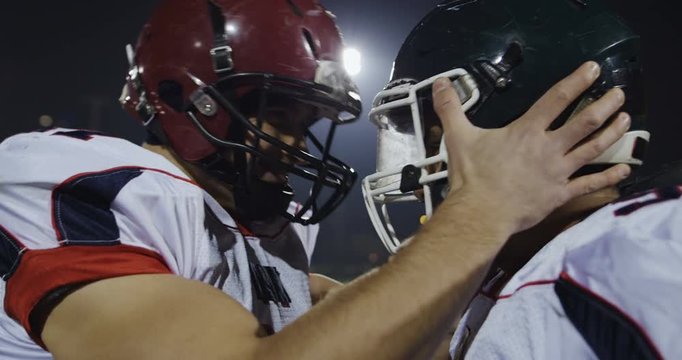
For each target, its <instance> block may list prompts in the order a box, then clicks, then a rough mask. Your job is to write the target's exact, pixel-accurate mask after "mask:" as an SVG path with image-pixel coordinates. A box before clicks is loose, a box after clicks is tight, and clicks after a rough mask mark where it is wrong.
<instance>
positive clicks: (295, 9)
mask: <svg viewBox="0 0 682 360" xmlns="http://www.w3.org/2000/svg"><path fill="white" fill-rule="evenodd" d="M287 4H289V7H291V11H293V12H294V14H296V16H298V17H303V11H301V8H300V7H298V5H296V3H295V2H294V0H287Z"/></svg>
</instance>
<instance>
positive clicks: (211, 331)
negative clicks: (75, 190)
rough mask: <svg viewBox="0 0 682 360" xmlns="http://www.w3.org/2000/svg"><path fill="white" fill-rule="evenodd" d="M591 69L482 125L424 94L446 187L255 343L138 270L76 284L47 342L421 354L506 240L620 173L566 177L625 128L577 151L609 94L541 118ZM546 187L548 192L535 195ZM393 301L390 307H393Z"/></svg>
mask: <svg viewBox="0 0 682 360" xmlns="http://www.w3.org/2000/svg"><path fill="white" fill-rule="evenodd" d="M596 75H597V72H596V71H593V70H591V65H589V64H587V65H584V66H583V67H581V68H580V69H579V70H578V71H576V72H575V73H574V74H572V75H571V76H569V77H568V78H567V79H565V80H564V81H562V82H561V83H560V84H558V85H557V86H555V88H553V89H552V90H550V91H549V92H548V93H547V94H546V95H545V96H544V97H543V98H542V99H541V100H540V101H538V102H537V103H536V104H535V105H534V107H533V108H532V109H531V110H529V112H528V113H527V114H525V115H524V116H523V117H522V118H520V119H519V120H517V121H516V122H514V123H513V124H511V125H510V126H508V127H506V128H503V129H495V130H483V129H478V128H475V127H474V126H472V125H471V124H470V123H469V122H468V120H467V119H466V117H465V116H464V114H463V112H462V110H461V107H460V105H459V99H458V98H457V95H456V93H455V91H454V90H453V89H452V87H451V86H450V85H449V83H448V82H446V83H445V84H443V86H442V87H441V88H440V89H437V87H434V88H436V89H435V90H434V103H435V106H436V111H437V113H438V114H439V116H440V117H441V119H442V121H443V124H444V131H445V135H444V136H445V138H446V142H447V144H448V151H449V162H450V164H451V166H450V168H454V167H456V168H458V169H459V172H458V173H452V174H450V182H451V184H454V185H455V186H453V191H452V192H451V194H450V195H449V196H448V198H447V199H446V200H445V201H444V202H443V203H442V204H441V206H440V207H439V208H438V211H437V212H436V213H435V214H434V216H433V218H432V219H431V220H430V221H429V222H428V223H427V224H426V225H425V226H424V227H423V228H422V229H421V230H420V231H419V232H418V233H417V234H416V235H415V237H414V239H413V240H412V241H411V242H410V244H409V245H407V246H405V247H404V248H403V249H402V250H401V251H400V252H399V253H398V254H397V255H395V256H394V257H393V258H392V259H391V260H390V261H389V262H388V263H387V264H386V265H384V266H383V267H382V268H381V269H379V270H377V271H373V272H371V273H369V274H367V275H365V276H363V277H361V278H359V279H357V280H355V281H353V282H351V283H350V284H348V285H346V286H345V287H344V288H343V289H340V290H338V291H334V292H332V293H331V294H330V295H329V296H328V297H327V298H326V299H325V301H322V302H320V303H319V304H318V305H317V306H315V307H313V309H311V311H309V312H308V313H307V314H305V315H304V316H302V317H301V318H300V319H299V320H297V321H295V322H294V323H292V324H291V325H289V326H288V327H286V328H284V329H283V330H282V331H281V332H279V333H277V334H275V335H273V336H269V337H263V336H261V333H260V332H259V331H260V330H259V327H258V324H257V322H256V320H255V319H254V318H253V316H251V314H249V313H248V312H247V311H246V310H244V309H243V308H242V307H241V306H240V305H238V304H237V303H236V302H235V301H233V300H231V299H230V298H229V297H228V296H225V295H224V294H222V293H221V292H219V291H218V290H216V289H213V288H211V287H209V286H207V285H204V284H201V283H199V282H196V281H191V280H186V279H182V278H179V277H175V276H168V275H140V276H130V277H125V278H117V279H109V280H103V281H99V282H96V283H93V284H90V285H88V286H85V287H83V288H81V289H79V290H77V291H76V292H74V293H72V294H71V295H69V296H67V297H66V298H65V299H64V301H63V302H62V303H61V304H60V305H58V306H57V307H56V308H55V309H54V310H53V312H52V314H51V315H50V317H49V318H48V321H47V322H46V324H45V328H44V331H43V340H44V341H45V343H46V345H47V346H48V348H49V349H50V350H51V351H52V352H53V353H54V354H55V357H56V358H57V359H60V358H65V359H66V358H68V359H81V358H82V359H90V358H107V359H118V358H120V359H134V358H144V359H157V358H158V359H168V358H171V359H173V358H177V359H184V358H202V359H231V358H235V359H261V358H273V357H274V358H277V359H321V358H324V359H404V358H414V357H422V356H429V355H430V354H431V353H432V352H433V351H434V350H435V347H436V346H437V345H438V341H433V339H440V338H442V335H443V334H444V333H445V332H446V331H447V329H448V327H449V326H450V324H452V322H453V321H454V319H455V318H456V316H458V315H459V314H460V313H461V312H462V310H463V309H464V308H465V306H466V303H467V301H468V300H469V299H470V297H471V295H472V294H473V292H474V291H475V289H476V288H477V286H478V284H479V283H480V281H481V278H482V276H483V275H484V274H485V272H486V270H487V268H488V266H489V264H490V262H491V261H492V259H493V258H494V256H495V255H496V254H497V252H498V251H499V249H500V248H501V247H502V245H503V244H504V242H505V241H506V239H507V238H508V237H509V236H510V235H511V234H513V233H515V232H518V231H520V230H523V229H526V228H528V227H530V226H532V225H534V224H536V223H537V222H538V221H540V220H541V219H542V218H543V217H544V216H546V215H547V214H548V213H549V212H550V211H552V210H553V209H554V208H556V207H557V206H559V205H561V204H562V203H564V202H566V201H567V200H568V199H570V198H572V197H575V196H578V195H581V194H584V193H587V192H590V191H594V190H597V189H599V188H602V187H605V186H609V185H612V184H615V183H617V182H618V181H619V180H621V179H622V178H623V177H624V176H625V175H627V173H628V171H629V168H628V167H627V166H616V167H614V168H611V169H609V170H606V171H605V172H603V173H599V174H593V175H589V176H585V177H580V178H577V179H574V180H569V176H570V175H571V174H572V173H573V172H574V171H575V170H576V169H578V168H579V167H581V166H582V165H583V164H585V163H586V162H587V161H589V160H590V159H592V158H594V157H596V156H597V155H599V154H600V153H601V152H602V151H603V150H604V149H606V148H607V147H608V146H609V145H610V144H612V143H613V142H615V141H616V140H617V139H618V138H619V137H620V136H621V135H622V134H623V133H624V131H625V129H626V125H627V121H625V120H619V121H614V122H613V124H612V125H610V126H609V127H608V128H607V130H606V131H603V132H601V133H600V135H599V136H596V137H594V138H592V139H590V140H589V141H587V142H585V143H584V144H581V145H580V146H575V145H576V144H577V143H578V142H579V141H580V140H582V139H583V138H585V137H586V136H588V135H589V134H590V133H592V132H593V130H594V129H596V128H597V127H599V126H600V125H601V124H602V123H604V121H606V119H607V118H608V117H609V116H610V115H611V114H612V113H613V112H615V111H616V110H617V109H618V108H619V107H620V105H621V104H622V92H620V91H619V90H617V91H613V92H611V93H609V94H607V95H606V96H604V97H603V98H602V99H600V100H599V101H597V102H596V103H595V104H593V106H591V107H589V108H588V109H586V110H584V111H583V112H582V113H581V114H580V115H578V116H577V117H576V118H575V119H574V120H572V121H571V122H570V123H569V124H567V125H565V126H564V127H562V128H560V129H558V130H556V131H547V130H546V129H547V128H548V126H549V124H550V123H551V121H552V120H553V119H554V118H555V117H556V116H557V115H558V114H559V113H560V111H561V110H562V109H563V108H565V107H566V106H567V105H568V104H569V103H570V102H571V101H572V100H573V99H574V98H575V97H576V96H578V94H580V93H581V92H582V91H584V90H585V89H586V88H587V87H588V86H589V84H590V83H591V82H592V81H594V79H595V78H596ZM537 189H544V191H537ZM389 305H390V306H389Z"/></svg>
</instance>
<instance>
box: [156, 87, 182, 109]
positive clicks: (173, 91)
mask: <svg viewBox="0 0 682 360" xmlns="http://www.w3.org/2000/svg"><path fill="white" fill-rule="evenodd" d="M159 98H160V99H161V101H163V102H164V103H165V104H166V105H168V106H170V107H171V108H172V109H173V110H175V111H177V112H182V111H183V109H184V107H185V104H184V100H183V96H182V85H181V84H180V83H179V82H177V81H173V80H162V81H161V82H159Z"/></svg>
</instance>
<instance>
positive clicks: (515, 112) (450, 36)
mask: <svg viewBox="0 0 682 360" xmlns="http://www.w3.org/2000/svg"><path fill="white" fill-rule="evenodd" d="M639 48H640V38H639V36H638V35H636V34H635V33H634V32H633V31H632V30H631V29H630V28H629V27H628V26H627V25H626V24H625V23H624V22H623V21H622V20H621V19H620V18H619V17H618V16H616V15H615V14H614V13H612V12H611V11H609V9H608V8H606V6H605V5H604V4H602V3H601V1H598V0H586V1H582V0H457V1H447V2H444V3H443V4H441V5H439V6H438V7H437V8H435V9H434V10H433V11H431V13H429V14H428V15H427V16H426V17H425V18H424V19H423V20H422V21H421V22H420V23H419V24H418V25H417V26H416V27H415V28H414V29H413V30H412V32H411V34H410V35H409V36H408V38H407V39H406V40H405V42H404V44H403V46H402V48H401V49H400V52H399V54H398V56H397V58H396V60H395V65H394V72H393V74H392V80H400V79H415V80H417V81H421V80H424V79H426V78H429V77H431V76H433V75H435V74H438V73H441V72H444V71H446V70H449V69H452V68H464V69H466V70H467V71H469V72H470V73H471V74H472V76H473V77H474V79H475V80H476V82H477V83H478V85H479V87H480V88H481V94H482V99H481V101H479V102H478V103H477V105H476V106H475V107H474V108H472V109H471V110H469V112H468V113H467V115H468V117H469V119H470V120H471V121H472V122H473V123H474V124H475V125H477V126H480V127H484V128H496V127H502V126H505V125H507V124H508V123H510V122H512V121H513V120H514V119H516V118H518V117H519V116H520V115H522V114H523V113H524V112H525V111H526V110H527V109H528V108H529V107H530V106H531V105H532V104H533V103H534V102H535V101H536V100H537V99H538V98H540V96H541V95H542V94H543V93H544V92H545V91H546V90H548V89H549V88H550V87H551V86H552V85H554V84H555V83H556V82H558V81H559V80H560V79H562V78H563V77H565V76H566V75H568V74H569V73H571V72H572V71H573V70H575V69H576V68H577V67H578V66H580V64H581V63H583V62H585V61H588V60H594V61H597V62H598V63H600V65H601V66H602V75H601V77H600V79H599V80H598V81H597V82H596V83H595V85H594V86H593V87H592V89H590V91H588V94H589V95H590V96H594V95H595V94H596V95H597V96H600V95H601V94H602V93H603V92H605V91H607V90H608V89H610V88H612V87H614V86H618V87H621V88H622V89H623V90H624V91H625V93H626V97H627V102H626V104H625V106H624V107H623V110H624V111H627V112H629V113H630V115H631V116H632V119H633V122H632V127H631V128H632V129H643V128H644V120H645V116H644V115H645V114H644V111H645V109H644V104H643V100H644V96H643V85H642V82H641V62H640V58H639ZM496 73H497V74H502V75H505V78H499V77H497V76H496ZM578 103H579V101H576V102H575V103H574V104H573V106H571V107H569V109H567V110H566V111H565V112H564V114H562V116H560V117H559V118H558V119H557V121H556V122H555V124H554V125H553V127H557V126H560V125H561V124H562V123H563V122H565V121H566V119H567V118H568V116H569V115H570V114H571V112H572V111H573V110H574V109H575V107H576V105H577V104H578Z"/></svg>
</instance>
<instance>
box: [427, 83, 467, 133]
mask: <svg viewBox="0 0 682 360" xmlns="http://www.w3.org/2000/svg"><path fill="white" fill-rule="evenodd" d="M432 91H433V109H434V110H435V112H436V114H437V115H438V118H440V122H441V124H442V125H443V132H444V136H445V137H446V143H448V142H449V141H453V140H452V138H453V137H455V138H460V139H461V138H462V136H464V137H465V139H466V136H467V135H468V134H469V133H470V132H471V131H473V125H471V122H469V119H467V117H466V115H465V114H464V110H463V109H462V104H461V102H460V99H459V96H457V91H455V88H454V87H453V86H452V82H451V81H450V79H448V78H443V77H441V78H438V79H436V81H434V83H433V87H432Z"/></svg>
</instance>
